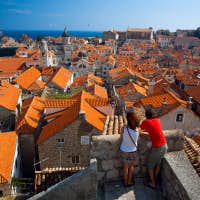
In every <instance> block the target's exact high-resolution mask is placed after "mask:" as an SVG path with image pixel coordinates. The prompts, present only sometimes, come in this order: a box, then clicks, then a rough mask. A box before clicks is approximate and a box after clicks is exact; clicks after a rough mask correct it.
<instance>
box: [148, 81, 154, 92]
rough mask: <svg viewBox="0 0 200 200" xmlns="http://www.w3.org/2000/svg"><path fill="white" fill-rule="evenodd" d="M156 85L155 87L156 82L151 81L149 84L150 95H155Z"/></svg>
mask: <svg viewBox="0 0 200 200" xmlns="http://www.w3.org/2000/svg"><path fill="white" fill-rule="evenodd" d="M154 85H155V81H154V80H149V82H148V95H150V94H153V91H154Z"/></svg>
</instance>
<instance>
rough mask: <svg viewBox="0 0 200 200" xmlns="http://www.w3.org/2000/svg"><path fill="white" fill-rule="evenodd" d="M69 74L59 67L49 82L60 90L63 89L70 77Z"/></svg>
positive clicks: (66, 70)
mask: <svg viewBox="0 0 200 200" xmlns="http://www.w3.org/2000/svg"><path fill="white" fill-rule="evenodd" d="M71 74H72V73H71V72H70V71H69V70H68V69H65V68H64V67H60V68H59V69H58V71H57V72H56V74H55V75H54V76H53V78H52V79H51V80H50V82H53V83H54V84H56V85H57V86H59V87H60V88H62V89H65V87H66V85H67V82H68V81H69V79H70V77H71Z"/></svg>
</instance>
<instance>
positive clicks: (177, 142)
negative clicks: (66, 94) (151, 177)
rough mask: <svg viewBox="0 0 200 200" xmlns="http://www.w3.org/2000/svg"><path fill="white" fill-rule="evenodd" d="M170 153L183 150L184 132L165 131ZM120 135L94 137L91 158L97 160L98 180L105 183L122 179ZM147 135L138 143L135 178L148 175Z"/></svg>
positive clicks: (141, 136) (141, 137)
mask: <svg viewBox="0 0 200 200" xmlns="http://www.w3.org/2000/svg"><path fill="white" fill-rule="evenodd" d="M164 133H165V135H166V139H167V143H168V149H169V152H171V151H180V150H183V145H184V134H183V131H182V130H179V129H176V130H170V131H168V130H167V131H164ZM120 142H121V141H120V135H119V134H116V135H104V136H103V135H101V136H93V137H92V146H91V152H90V153H91V158H96V159H97V165H98V170H97V179H98V181H99V183H100V184H101V183H105V182H109V181H113V180H118V179H120V177H121V175H122V163H121V161H120V150H119V146H120ZM149 142H150V139H149V136H148V135H147V134H141V135H140V139H139V141H138V147H139V151H138V152H137V157H136V160H135V176H136V177H141V176H144V175H145V174H146V173H147V168H146V163H147V156H148V153H149V148H148V143H149Z"/></svg>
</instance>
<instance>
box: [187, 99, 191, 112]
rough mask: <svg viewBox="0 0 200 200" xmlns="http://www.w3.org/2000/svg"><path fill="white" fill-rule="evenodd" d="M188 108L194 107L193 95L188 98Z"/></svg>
mask: <svg viewBox="0 0 200 200" xmlns="http://www.w3.org/2000/svg"><path fill="white" fill-rule="evenodd" d="M187 108H189V109H192V97H189V98H188V101H187Z"/></svg>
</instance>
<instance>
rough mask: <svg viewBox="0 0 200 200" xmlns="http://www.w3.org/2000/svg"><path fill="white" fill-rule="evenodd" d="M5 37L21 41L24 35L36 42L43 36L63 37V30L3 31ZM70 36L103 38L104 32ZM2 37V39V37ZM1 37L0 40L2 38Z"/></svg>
mask: <svg viewBox="0 0 200 200" xmlns="http://www.w3.org/2000/svg"><path fill="white" fill-rule="evenodd" d="M2 33H3V35H2V36H7V37H13V38H15V39H16V40H19V39H20V37H21V36H22V34H26V35H28V36H29V37H31V38H32V39H34V40H36V39H37V36H38V35H41V36H42V37H45V36H52V37H59V36H61V35H62V33H63V30H58V31H55V30H2ZM68 33H69V35H70V36H75V37H85V38H86V37H87V38H89V37H96V36H98V37H102V35H103V32H102V31H68ZM2 36H1V37H2ZM1 37H0V38H1Z"/></svg>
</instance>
